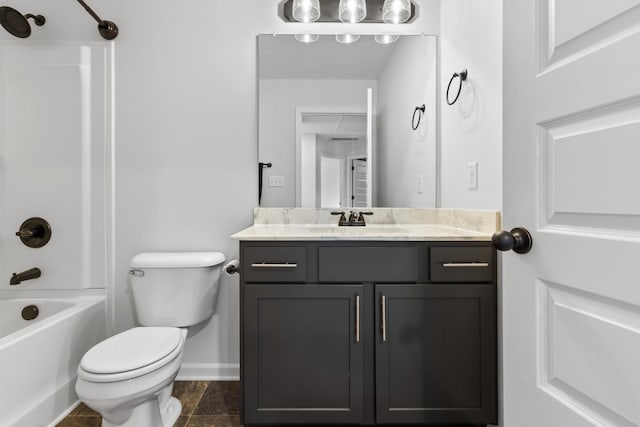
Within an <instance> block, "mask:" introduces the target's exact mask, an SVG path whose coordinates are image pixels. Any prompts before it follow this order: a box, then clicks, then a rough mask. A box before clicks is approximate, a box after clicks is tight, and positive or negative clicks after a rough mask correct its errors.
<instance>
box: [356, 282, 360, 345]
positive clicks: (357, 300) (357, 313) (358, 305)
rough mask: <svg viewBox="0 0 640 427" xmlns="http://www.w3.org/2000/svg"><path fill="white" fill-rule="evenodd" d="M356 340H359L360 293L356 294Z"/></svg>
mask: <svg viewBox="0 0 640 427" xmlns="http://www.w3.org/2000/svg"><path fill="white" fill-rule="evenodd" d="M356 342H360V295H357V294H356Z"/></svg>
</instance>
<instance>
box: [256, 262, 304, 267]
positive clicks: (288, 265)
mask: <svg viewBox="0 0 640 427" xmlns="http://www.w3.org/2000/svg"><path fill="white" fill-rule="evenodd" d="M251 267H253V268H297V267H298V264H297V263H295V262H293V263H288V262H282V263H268V262H254V263H253V264H251Z"/></svg>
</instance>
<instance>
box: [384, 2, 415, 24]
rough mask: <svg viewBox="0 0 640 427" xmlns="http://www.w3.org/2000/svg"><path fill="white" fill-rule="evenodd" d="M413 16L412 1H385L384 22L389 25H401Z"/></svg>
mask: <svg viewBox="0 0 640 427" xmlns="http://www.w3.org/2000/svg"><path fill="white" fill-rule="evenodd" d="M410 16H411V0H384V5H383V6H382V20H383V21H384V22H386V23H387V24H401V23H403V22H406V21H407V20H408V19H409V17H410Z"/></svg>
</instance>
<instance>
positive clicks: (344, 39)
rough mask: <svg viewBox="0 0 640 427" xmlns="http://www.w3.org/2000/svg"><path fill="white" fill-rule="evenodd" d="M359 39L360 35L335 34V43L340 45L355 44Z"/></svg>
mask: <svg viewBox="0 0 640 427" xmlns="http://www.w3.org/2000/svg"><path fill="white" fill-rule="evenodd" d="M359 38H360V34H336V41H337V42H338V43H342V44H350V43H355V42H357V41H358V39H359Z"/></svg>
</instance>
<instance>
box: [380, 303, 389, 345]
mask: <svg viewBox="0 0 640 427" xmlns="http://www.w3.org/2000/svg"><path fill="white" fill-rule="evenodd" d="M380 312H381V313H380V330H381V333H382V342H385V341H387V297H386V296H384V295H382V296H381V298H380Z"/></svg>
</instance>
